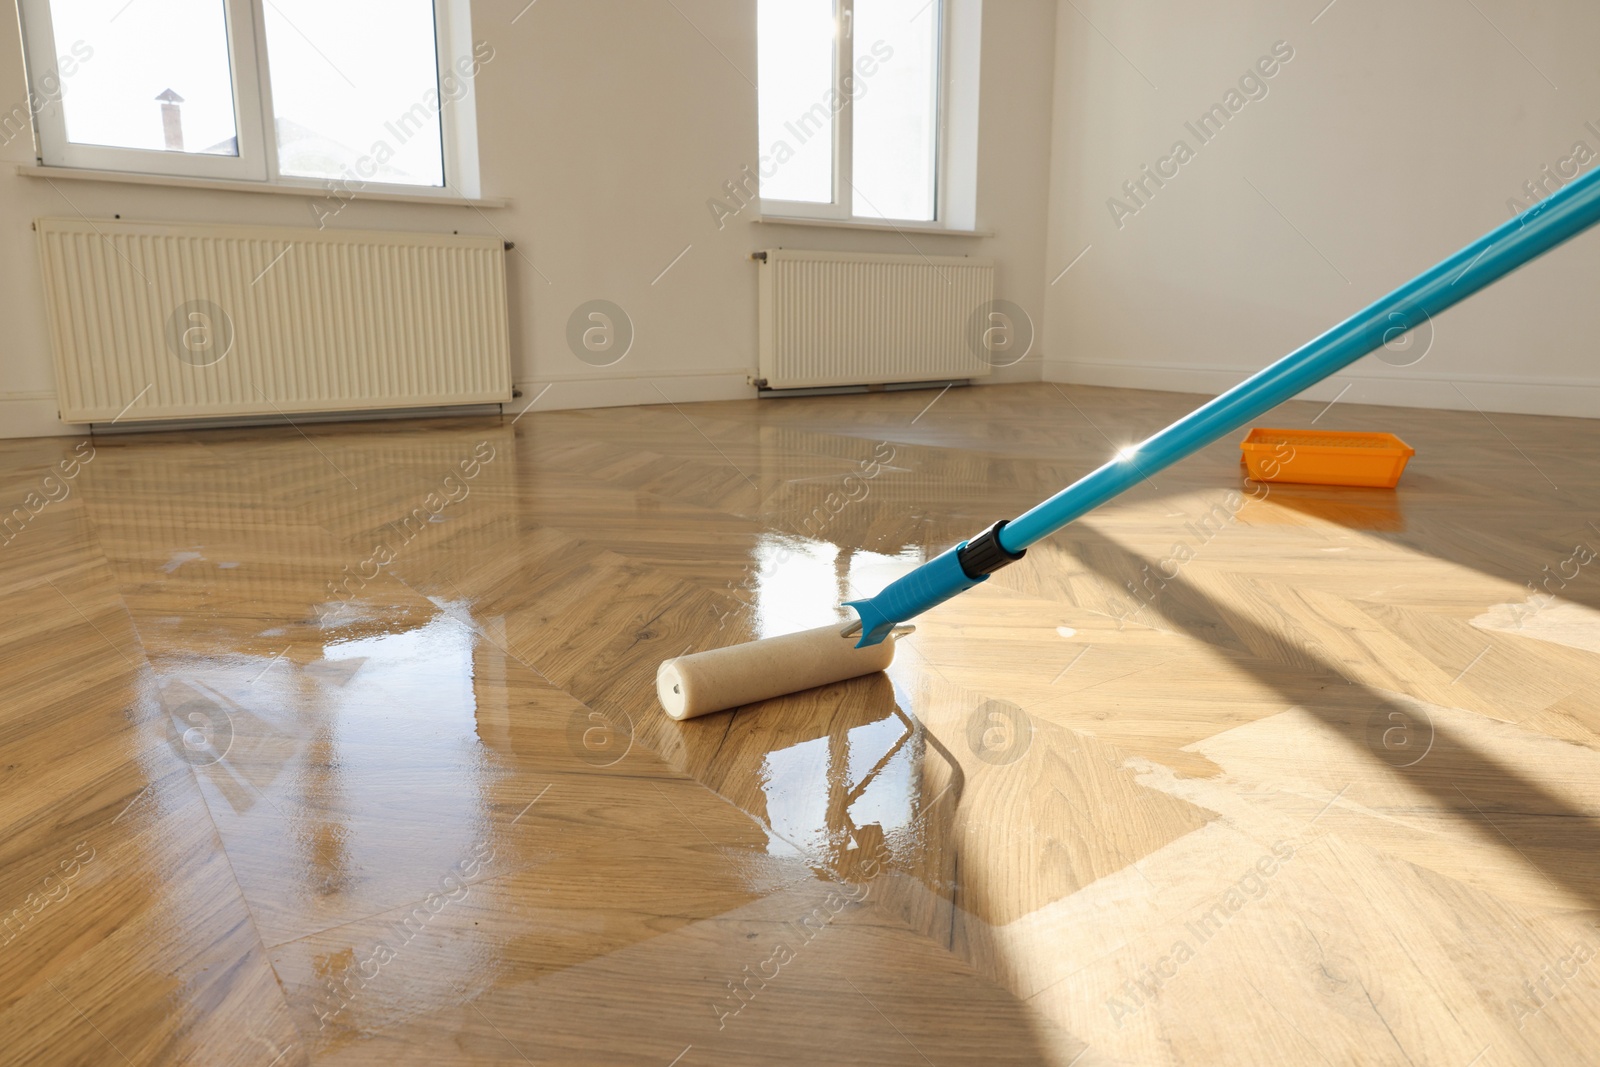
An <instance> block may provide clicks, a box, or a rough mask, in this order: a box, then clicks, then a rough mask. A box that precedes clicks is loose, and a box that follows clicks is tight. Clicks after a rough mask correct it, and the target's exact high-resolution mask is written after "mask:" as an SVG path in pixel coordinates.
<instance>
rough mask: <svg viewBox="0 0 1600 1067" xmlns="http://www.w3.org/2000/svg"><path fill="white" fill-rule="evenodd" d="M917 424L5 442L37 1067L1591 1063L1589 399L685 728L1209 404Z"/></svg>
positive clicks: (20, 924)
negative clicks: (901, 582) (1574, 412)
mask: <svg viewBox="0 0 1600 1067" xmlns="http://www.w3.org/2000/svg"><path fill="white" fill-rule="evenodd" d="M928 400H929V396H928V395H926V394H919V393H910V394H882V395H873V396H862V397H847V398H830V399H809V400H792V401H781V402H776V401H767V402H759V403H754V402H751V403H744V402H741V403H721V404H699V405H680V406H679V408H673V407H670V406H668V407H660V408H642V409H623V410H610V411H587V412H586V411H574V412H553V413H547V414H537V413H531V414H529V415H528V416H527V417H526V418H523V419H521V420H520V421H518V422H517V423H516V424H515V425H513V424H512V421H511V420H510V419H506V420H499V419H490V420H464V421H452V420H439V421H430V422H395V423H369V424H358V425H332V426H330V425H322V426H315V427H313V426H307V427H304V431H305V432H304V435H302V433H301V432H299V431H297V430H295V429H258V430H232V431H211V432H206V433H195V434H188V435H165V436H150V435H137V436H121V437H114V438H103V437H102V438H95V439H94V440H93V441H92V442H82V441H78V440H74V439H70V438H63V439H59V440H31V441H11V442H0V492H3V494H4V496H3V497H0V502H4V501H9V502H15V503H16V504H17V508H16V509H15V510H13V511H12V512H11V517H10V519H9V520H7V522H6V524H5V533H4V541H5V543H4V545H3V547H0V574H3V576H4V579H5V580H4V583H3V585H0V596H3V597H4V608H5V613H6V614H5V617H6V619H7V623H8V624H7V626H6V629H5V633H6V638H5V642H6V646H5V648H4V655H3V656H0V672H4V675H5V683H6V684H5V687H4V692H5V711H4V714H3V717H0V769H3V771H4V774H5V779H4V782H5V787H4V789H3V790H0V809H3V811H4V821H3V824H4V826H5V827H6V833H5V835H4V839H3V842H0V928H3V929H0V942H3V944H0V1032H3V1033H5V1034H6V1035H7V1038H8V1040H7V1041H6V1042H5V1043H4V1044H3V1045H0V1062H6V1063H10V1062H15V1063H30V1064H31V1063H108V1062H124V1061H126V1062H130V1063H139V1064H143V1063H163V1064H165V1063H204V1064H255V1065H278V1064H284V1065H287V1064H303V1063H310V1062H318V1063H330V1064H331V1063H367V1062H385V1063H393V1062H405V1063H412V1062H415V1063H430V1064H433V1063H463V1064H466V1063H508V1064H509V1063H524V1062H530V1063H538V1064H541V1065H542V1064H613V1063H614V1064H639V1063H644V1064H651V1063H656V1064H661V1065H668V1064H673V1063H678V1064H682V1065H684V1067H692V1065H695V1064H712V1063H727V1064H742V1063H750V1062H787V1063H839V1064H847V1063H861V1064H883V1063H906V1064H925V1063H926V1064H938V1065H940V1067H943V1065H946V1064H961V1063H972V1064H989V1063H1012V1062H1015V1063H1053V1064H1073V1063H1076V1064H1081V1065H1090V1064H1194V1063H1301V1062H1306V1063H1312V1062H1327V1063H1338V1064H1343V1063H1357V1062H1361V1063H1400V1062H1410V1063H1419V1064H1420V1063H1429V1064H1435V1063H1437V1064H1460V1065H1467V1064H1480V1065H1484V1067H1488V1065H1492V1064H1518V1063H1526V1064H1549V1063H1587V1062H1590V1060H1591V1056H1590V1052H1589V1050H1592V1048H1593V1046H1594V1043H1595V1041H1596V1039H1597V1038H1600V1033H1597V1032H1596V1031H1597V1029H1600V1027H1597V1024H1596V1022H1595V1020H1596V1019H1597V1018H1600V1013H1597V1012H1596V1010H1595V1009H1596V1008H1597V1007H1600V964H1592V963H1591V961H1592V959H1593V957H1594V956H1595V954H1596V952H1597V949H1600V929H1597V926H1596V917H1597V914H1600V910H1597V905H1600V817H1597V816H1600V807H1597V804H1600V784H1597V783H1600V774H1597V771H1600V759H1597V757H1596V752H1595V749H1596V743H1597V742H1596V738H1597V733H1596V729H1597V723H1600V715H1597V709H1596V706H1595V698H1594V697H1593V696H1592V694H1593V693H1595V692H1596V691H1597V683H1600V669H1597V667H1600V661H1597V659H1596V652H1597V650H1600V562H1597V561H1596V553H1595V550H1594V548H1591V547H1590V546H1596V547H1600V527H1596V526H1595V525H1594V523H1595V522H1596V521H1600V511H1597V510H1596V509H1595V508H1594V507H1593V501H1594V499H1595V494H1594V491H1593V490H1594V488H1595V486H1596V484H1597V481H1600V479H1597V462H1600V461H1597V459H1596V457H1597V456H1600V448H1597V445H1600V426H1597V425H1595V424H1592V423H1585V422H1578V421H1573V420H1549V419H1533V418H1519V417H1516V416H1495V421H1494V424H1493V425H1490V424H1488V423H1487V422H1486V421H1485V420H1484V419H1483V418H1482V417H1480V416H1478V415H1476V414H1470V413H1469V414H1460V413H1449V412H1421V411H1402V410H1399V409H1377V408H1358V407H1353V406H1349V405H1338V406H1336V407H1334V408H1333V409H1331V411H1330V412H1329V413H1328V414H1327V415H1326V416H1325V417H1323V418H1322V420H1321V421H1320V422H1319V425H1324V426H1332V427H1333V428H1339V429H1395V428H1399V429H1400V430H1401V432H1402V434H1403V436H1405V437H1406V438H1407V440H1408V441H1409V442H1410V443H1411V444H1413V445H1414V446H1416V448H1417V450H1418V456H1417V458H1416V460H1415V461H1414V462H1413V466H1412V469H1411V470H1410V471H1409V472H1408V473H1407V475H1406V478H1405V481H1404V483H1403V484H1402V486H1401V488H1400V489H1399V490H1398V491H1394V492H1389V491H1376V490H1333V489H1316V488H1312V487H1294V486H1274V487H1270V488H1269V487H1264V486H1257V485H1252V484H1249V483H1245V482H1243V481H1242V480H1241V476H1240V470H1239V467H1238V461H1237V452H1236V450H1235V449H1234V448H1233V447H1232V446H1231V445H1228V444H1224V445H1219V446H1217V447H1215V448H1213V449H1210V450H1208V451H1207V452H1205V453H1203V454H1202V455H1200V456H1198V457H1196V458H1194V459H1193V460H1191V461H1189V462H1187V463H1186V464H1184V465H1182V466H1181V467H1179V468H1177V469H1176V470H1171V471H1165V472H1161V473H1160V474H1159V475H1158V476H1156V477H1155V478H1154V479H1152V481H1151V482H1150V483H1149V484H1146V485H1144V486H1141V487H1140V488H1138V489H1137V490H1135V491H1134V492H1132V493H1130V494H1128V495H1127V496H1126V497H1124V498H1123V499H1121V500H1119V501H1117V502H1116V503H1114V504H1113V505H1111V506H1109V507H1107V508H1105V509H1102V510H1101V511H1100V512H1097V513H1095V514H1094V515H1093V516H1091V517H1090V518H1088V519H1087V520H1085V521H1083V522H1081V523H1079V524H1076V525H1074V526H1073V527H1072V528H1070V529H1069V530H1067V531H1065V532H1064V533H1062V534H1061V535H1058V537H1056V538H1055V539H1053V540H1051V541H1049V542H1046V543H1044V544H1041V545H1039V546H1037V547H1036V548H1035V549H1033V550H1032V551H1030V553H1029V555H1028V558H1027V560H1026V561H1025V562H1024V563H1023V564H1020V565H1018V566H1015V567H1012V568H1009V569H1007V570H1005V571H1003V572H1000V573H999V574H997V575H996V576H995V577H994V578H993V579H992V580H991V581H990V582H988V583H986V584H985V585H984V586H983V587H981V588H979V589H977V590H974V591H972V592H971V593H969V594H967V595H965V596H963V597H962V598H960V599H959V600H957V601H955V602H952V603H950V604H948V605H945V606H943V607H941V608H939V609H937V610H936V611H934V612H932V613H930V614H929V615H928V616H926V617H924V618H923V619H921V620H919V626H920V628H919V631H918V633H917V634H916V635H915V636H914V637H913V638H910V639H908V640H907V641H906V642H904V643H903V646H902V649H901V651H900V653H899V657H898V660H897V662H896V664H895V665H894V667H893V668H892V669H891V670H890V671H889V672H888V673H887V674H886V675H880V676H876V677H873V678H868V679H861V680H858V681H855V682H851V683H846V684H842V685H837V686H831V687H827V688H825V689H821V690H815V691H812V692H808V693H804V694H799V695H796V696H794V697H790V698H785V699H783V700H776V701H771V702H769V703H767V704H765V705H762V706H758V707H753V708H748V709H743V710H740V711H738V712H735V713H727V714H723V715H717V716H712V717H709V718H706V719H702V720H696V721H692V722H689V723H682V724H679V723H673V722H671V721H670V720H667V719H666V718H665V717H664V716H662V715H661V714H660V713H659V711H658V710H657V709H656V707H655V705H654V697H653V680H654V670H655V665H656V664H657V663H658V662H659V661H660V660H661V659H663V658H665V657H667V656H671V655H676V654H679V653H681V652H684V651H687V650H693V649H700V648H711V647H716V646H720V645H724V644H729V643H733V642H736V641H742V640H746V639H749V638H751V637H756V636H766V635H772V634H777V633H783V632H787V631H790V630H796V629H801V628H805V627H809V626H815V625H821V624H822V623H825V622H828V621H830V620H833V619H835V618H838V617H839V616H838V612H837V605H838V603H839V602H840V601H841V600H842V599H846V598H849V597H853V596H859V595H863V594H866V593H871V592H873V591H875V590H876V589H877V588H879V587H881V586H882V585H883V584H885V583H886V582H888V581H890V580H892V579H893V578H894V577H896V576H898V575H900V574H904V573H906V572H907V571H908V570H910V569H911V568H913V567H915V566H916V565H917V563H918V562H920V561H921V560H922V559H924V558H926V557H927V556H928V555H929V554H930V553H932V552H936V551H938V550H940V549H942V548H944V547H945V546H947V545H948V544H950V543H952V542H953V541H955V540H957V539H959V538H961V537H964V536H969V535H970V534H972V533H973V532H975V531H976V530H978V529H980V528H982V527H983V526H985V525H987V524H988V523H989V522H991V521H992V520H993V519H995V518H998V517H1003V516H1008V515H1012V514H1015V513H1016V512H1018V511H1020V510H1022V509H1023V508H1025V507H1027V506H1029V505H1030V504H1032V503H1033V502H1034V501H1036V500H1037V499H1039V498H1041V497H1043V496H1045V495H1047V494H1049V493H1050V492H1053V491H1054V490H1055V489H1057V488H1059V487H1060V485H1062V484H1065V483H1066V482H1068V481H1070V480H1072V478H1074V477H1075V476H1077V475H1078V474H1081V473H1082V472H1084V471H1085V470H1087V469H1089V468H1091V467H1093V466H1095V465H1097V464H1098V463H1100V462H1101V461H1102V460H1103V459H1104V458H1106V456H1107V455H1109V454H1110V453H1111V452H1112V451H1113V448H1114V446H1115V445H1117V444H1123V443H1126V442H1129V441H1137V440H1139V439H1141V438H1142V437H1143V436H1145V435H1147V434H1148V433H1149V432H1151V431H1152V430H1154V429H1156V428H1159V427H1160V426H1161V425H1164V424H1165V423H1166V422H1168V421H1170V419H1171V418H1173V417H1176V416H1177V415H1179V414H1182V413H1183V412H1184V411H1186V410H1187V409H1188V408H1189V407H1190V406H1192V400H1193V398H1189V397H1183V396H1176V395H1170V394H1153V393H1137V392H1129V391H1114V390H1099V389H1089V388H1084V387H1056V386H1049V385H1043V386H1006V387H992V388H986V389H971V390H952V391H950V392H949V393H948V394H947V395H945V396H943V397H942V398H940V399H939V401H938V403H937V404H936V405H935V406H934V407H932V408H930V409H928V410H926V411H924V410H923V409H924V408H925V406H926V405H927V402H928ZM1320 407H1321V405H1316V406H1312V405H1303V406H1297V405H1293V404H1291V405H1287V406H1286V407H1285V409H1283V410H1281V411H1279V412H1275V413H1274V414H1273V415H1271V416H1269V417H1268V419H1266V420H1264V421H1266V422H1270V423H1272V424H1274V425H1296V424H1301V423H1305V422H1307V421H1309V419H1310V418H1311V417H1313V416H1314V415H1316V413H1317V411H1318V410H1319V409H1320ZM919 413H920V414H919ZM1501 431H1503V434H1502V433H1501ZM1508 438H1509V442H1508ZM1510 442H1514V444H1511V443H1510ZM67 462H70V464H71V466H72V468H73V470H72V474H71V475H70V476H68V475H66V474H65V471H66V470H67V466H65V465H64V464H65V463H67ZM1558 485H1559V486H1560V488H1557V486H1558Z"/></svg>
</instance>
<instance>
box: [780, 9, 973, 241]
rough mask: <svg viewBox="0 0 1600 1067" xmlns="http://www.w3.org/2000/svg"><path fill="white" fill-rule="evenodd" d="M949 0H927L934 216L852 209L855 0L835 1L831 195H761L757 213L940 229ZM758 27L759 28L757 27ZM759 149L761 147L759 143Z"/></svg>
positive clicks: (943, 212)
mask: <svg viewBox="0 0 1600 1067" xmlns="http://www.w3.org/2000/svg"><path fill="white" fill-rule="evenodd" d="M949 4H950V0H929V7H930V8H931V9H932V17H933V19H934V20H935V22H936V24H937V31H936V32H937V38H936V40H935V42H934V64H935V69H934V79H933V82H934V92H933V139H934V147H933V190H932V192H933V198H932V199H933V217H932V218H931V219H897V218H892V217H888V216H882V215H857V214H856V213H855V198H856V188H855V183H854V177H855V174H854V158H853V154H854V148H855V123H854V116H853V114H852V112H853V110H854V105H855V96H854V94H852V93H846V92H845V89H844V79H845V78H846V77H848V76H851V75H853V74H854V73H855V0H834V9H833V17H834V26H835V29H834V35H833V92H835V93H836V94H838V97H839V98H840V99H842V100H844V101H845V103H844V106H843V107H841V108H839V110H838V111H836V112H835V113H834V116H833V173H832V182H833V199H832V200H831V201H829V202H827V203H820V202H817V201H811V200H775V199H773V198H771V197H765V196H763V197H761V214H762V216H763V217H769V218H779V219H781V218H793V219H808V220H818V221H826V222H840V223H860V224H863V225H867V224H878V225H893V224H895V223H902V224H904V225H906V226H920V227H924V228H943V227H944V226H945V225H947V223H946V218H947V216H948V214H949V213H948V210H947V205H946V201H945V194H946V190H947V185H948V182H947V172H946V167H947V160H946V148H947V145H948V142H949V136H948V135H949V130H948V126H947V122H946V108H945V104H946V97H947V95H948V94H949V92H950V70H951V65H950V55H951V44H950V33H949V26H950V20H949V17H948V15H949V12H948V11H947V7H948V6H949ZM756 32H757V33H758V34H759V33H760V27H759V26H758V27H757V30H756ZM760 83H761V71H760V69H759V67H758V68H757V70H756V91H757V92H758V93H759V92H760V91H761V90H760ZM758 150H759V148H758Z"/></svg>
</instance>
